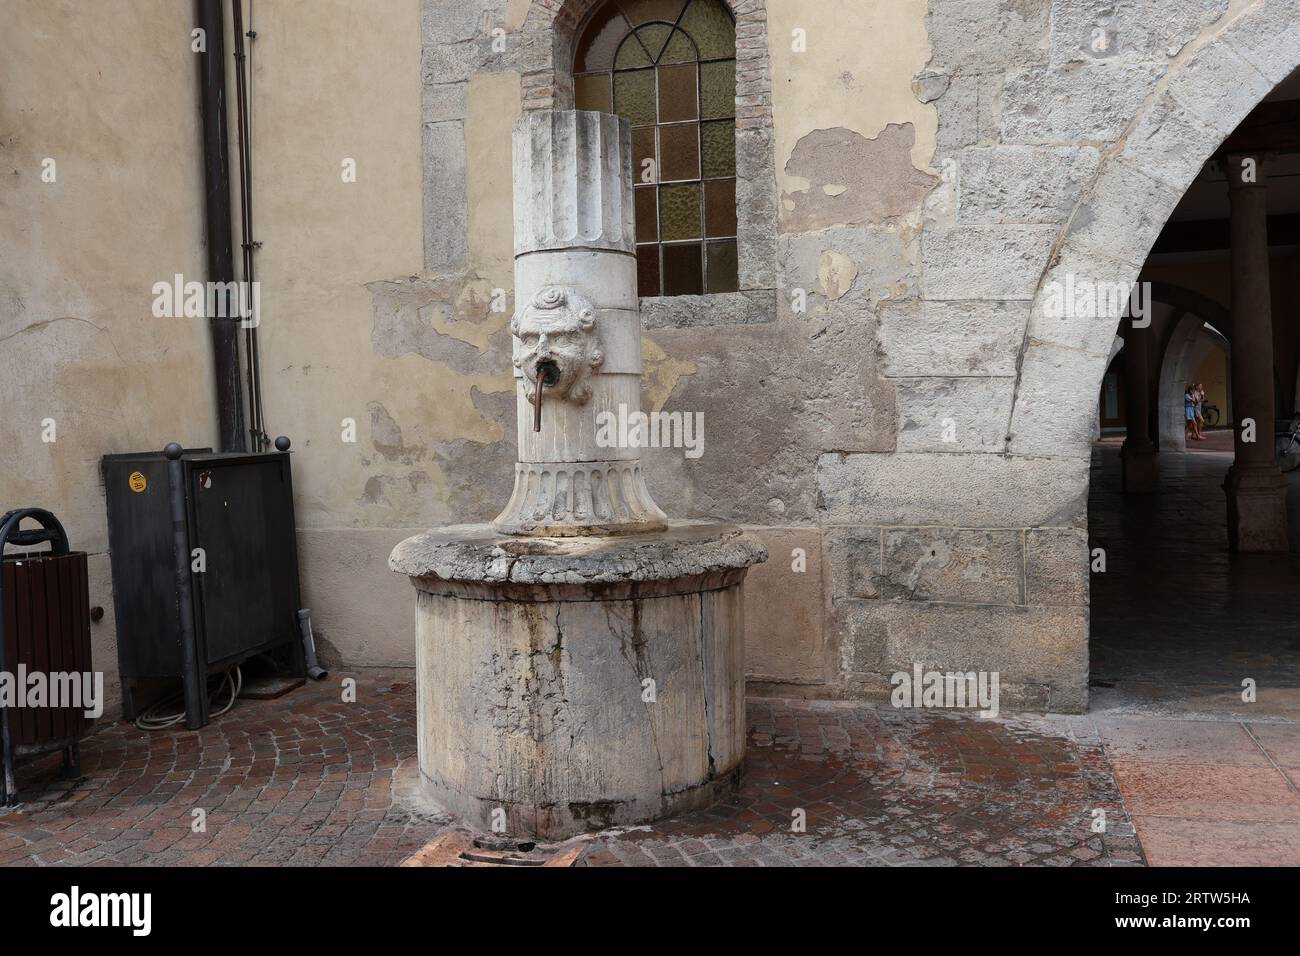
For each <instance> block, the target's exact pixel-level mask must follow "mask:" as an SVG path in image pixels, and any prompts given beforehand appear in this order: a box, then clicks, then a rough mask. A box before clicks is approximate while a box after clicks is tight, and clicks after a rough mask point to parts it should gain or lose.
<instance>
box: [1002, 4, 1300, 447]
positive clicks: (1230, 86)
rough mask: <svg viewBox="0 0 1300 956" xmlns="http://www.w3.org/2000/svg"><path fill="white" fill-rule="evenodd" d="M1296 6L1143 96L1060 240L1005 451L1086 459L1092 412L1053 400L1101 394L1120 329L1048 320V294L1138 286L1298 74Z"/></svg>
mask: <svg viewBox="0 0 1300 956" xmlns="http://www.w3.org/2000/svg"><path fill="white" fill-rule="evenodd" d="M1298 20H1300V0H1261V2H1259V3H1257V4H1255V5H1254V6H1251V7H1249V8H1247V9H1245V10H1243V11H1242V12H1240V13H1239V14H1238V15H1237V16H1236V17H1235V18H1233V19H1231V20H1229V21H1227V22H1226V23H1225V24H1224V25H1223V26H1221V27H1220V28H1219V30H1218V32H1217V33H1216V34H1215V35H1214V36H1213V37H1210V38H1208V39H1206V40H1204V41H1203V42H1202V44H1201V46H1200V47H1199V49H1197V50H1196V51H1195V52H1194V54H1192V55H1191V56H1190V57H1189V58H1188V60H1187V61H1186V62H1185V63H1183V64H1181V65H1180V66H1179V67H1177V68H1176V69H1175V70H1173V71H1171V73H1170V74H1169V75H1168V76H1167V77H1166V78H1165V79H1164V80H1163V81H1162V82H1161V84H1160V85H1159V86H1157V87H1156V90H1155V91H1154V92H1153V93H1152V94H1151V96H1150V97H1148V99H1147V101H1146V102H1145V103H1144V104H1143V106H1142V108H1141V109H1140V110H1139V111H1138V113H1137V115H1136V116H1135V117H1134V119H1133V121H1132V122H1131V123H1130V124H1129V126H1128V128H1127V130H1126V131H1125V134H1124V136H1123V137H1122V138H1121V140H1120V141H1119V142H1118V143H1117V144H1116V145H1115V146H1114V147H1113V148H1112V149H1111V150H1110V151H1109V152H1108V154H1107V156H1106V158H1105V159H1104V160H1103V162H1102V163H1101V164H1100V165H1099V167H1098V170H1097V173H1096V174H1095V176H1094V177H1093V180H1092V182H1091V184H1090V186H1089V188H1088V189H1087V190H1085V191H1084V192H1083V193H1082V194H1081V196H1080V199H1079V201H1078V202H1077V203H1076V204H1075V206H1074V208H1073V210H1072V211H1071V215H1070V218H1069V219H1068V221H1067V223H1066V225H1065V227H1064V228H1063V229H1062V230H1061V232H1060V233H1059V234H1058V236H1057V238H1056V241H1055V243H1054V246H1053V250H1052V254H1051V256H1050V258H1049V260H1048V263H1047V266H1046V268H1045V269H1044V270H1043V272H1042V273H1041V274H1040V276H1039V281H1038V287H1037V291H1036V294H1035V297H1034V303H1033V306H1032V310H1031V312H1030V318H1029V323H1028V327H1027V329H1026V332H1025V336H1024V339H1023V341H1022V343H1021V346H1020V353H1019V363H1018V366H1017V368H1018V371H1017V375H1016V385H1015V396H1014V399H1013V402H1012V411H1011V417H1010V422H1009V426H1008V429H1007V438H1006V444H1005V446H1004V450H1005V451H1006V452H1007V453H1009V454H1016V455H1025V456H1034V457H1039V456H1049V457H1071V458H1080V459H1085V460H1086V459H1087V458H1088V456H1089V455H1090V453H1091V451H1090V449H1091V442H1090V435H1091V432H1092V428H1093V417H1094V415H1093V412H1094V410H1093V409H1092V408H1091V407H1090V406H1089V405H1088V404H1087V403H1073V404H1071V405H1068V406H1066V407H1062V404H1061V403H1060V402H1059V401H1058V400H1056V399H1055V398H1054V396H1058V395H1059V394H1060V391H1061V389H1062V385H1063V383H1065V384H1066V385H1067V386H1073V387H1075V388H1077V389H1079V390H1080V391H1082V392H1084V393H1086V394H1096V393H1097V391H1098V388H1099V387H1100V383H1101V380H1102V377H1103V375H1104V374H1105V371H1106V365H1107V362H1108V360H1109V356H1110V347H1111V343H1112V341H1113V338H1114V335H1115V331H1116V329H1117V328H1118V326H1119V320H1118V319H1117V318H1116V319H1114V320H1110V321H1099V320H1096V319H1087V318H1067V319H1060V318H1049V317H1048V316H1047V315H1046V314H1045V309H1044V302H1045V294H1044V290H1045V289H1046V288H1047V287H1048V285H1049V283H1052V282H1061V283H1064V281H1065V277H1066V276H1067V275H1074V276H1087V277H1104V278H1105V280H1106V281H1121V282H1125V283H1129V282H1132V281H1134V280H1136V279H1137V276H1138V273H1139V271H1140V270H1141V268H1142V264H1143V263H1144V262H1145V260H1146V257H1147V254H1148V252H1149V251H1150V249H1151V247H1152V245H1154V243H1155V240H1156V238H1157V237H1158V236H1159V234H1160V231H1161V229H1162V228H1163V227H1164V224H1165V222H1166V221H1167V219H1168V218H1169V215H1170V214H1171V213H1172V212H1173V209H1174V207H1175V206H1176V205H1177V204H1178V202H1179V200H1180V199H1181V198H1182V196H1183V195H1184V193H1185V192H1186V191H1187V188H1188V186H1189V185H1190V184H1191V182H1192V180H1193V179H1194V178H1195V176H1196V174H1197V173H1198V172H1199V171H1200V169H1201V168H1202V166H1203V165H1204V164H1205V162H1206V161H1207V160H1208V159H1209V158H1210V156H1211V155H1213V153H1214V152H1215V150H1217V149H1218V147H1219V146H1220V145H1221V144H1222V142H1223V141H1224V139H1226V138H1227V136H1228V134H1229V133H1231V132H1232V130H1233V129H1235V128H1236V127H1237V125H1238V124H1239V123H1240V122H1241V121H1242V120H1243V119H1244V118H1245V117H1246V115H1247V114H1248V113H1249V112H1250V111H1251V110H1252V109H1254V108H1255V106H1256V105H1257V104H1258V103H1259V102H1260V101H1261V100H1262V99H1263V98H1264V97H1265V96H1266V95H1267V94H1268V93H1269V92H1270V91H1271V90H1272V89H1273V88H1274V87H1275V86H1277V84H1278V83H1280V82H1281V81H1282V80H1284V79H1286V77H1287V76H1289V75H1290V74H1291V73H1292V72H1293V71H1294V70H1295V69H1296V68H1297V67H1298V66H1300V30H1296V29H1295V23H1296V22H1297V21H1298Z"/></svg>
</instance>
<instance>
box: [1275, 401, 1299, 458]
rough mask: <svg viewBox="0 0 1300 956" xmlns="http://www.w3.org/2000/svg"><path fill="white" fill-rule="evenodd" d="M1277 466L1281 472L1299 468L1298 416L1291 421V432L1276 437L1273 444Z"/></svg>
mask: <svg viewBox="0 0 1300 956" xmlns="http://www.w3.org/2000/svg"><path fill="white" fill-rule="evenodd" d="M1275 448H1276V450H1277V465H1278V467H1279V468H1281V469H1282V470H1283V471H1295V470H1296V469H1297V468H1300V415H1297V416H1296V417H1295V418H1293V419H1292V420H1291V431H1290V432H1288V433H1287V434H1285V435H1278V436H1277V441H1276V443H1275Z"/></svg>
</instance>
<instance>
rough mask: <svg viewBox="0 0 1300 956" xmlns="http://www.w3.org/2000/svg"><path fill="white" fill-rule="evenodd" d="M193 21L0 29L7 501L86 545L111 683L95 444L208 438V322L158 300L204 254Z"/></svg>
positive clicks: (89, 14) (101, 9) (112, 655)
mask: <svg viewBox="0 0 1300 956" xmlns="http://www.w3.org/2000/svg"><path fill="white" fill-rule="evenodd" d="M191 27H192V24H191V15H190V12H189V7H188V5H187V4H177V3H173V2H170V0H139V2H136V0H113V2H106V3H94V4H60V3H45V2H41V0H15V2H12V3H8V4H6V5H5V26H4V29H3V30H0V173H3V179H2V180H0V407H2V408H3V412H2V413H0V511H4V510H8V509H11V508H17V507H27V506H36V507H44V508H48V509H50V510H52V511H54V512H55V514H57V515H58V517H59V518H60V519H62V521H63V523H64V525H65V526H66V528H67V531H68V535H69V538H70V539H71V543H72V546H73V547H74V548H76V549H80V550H85V551H88V552H90V554H91V558H90V570H91V595H90V600H91V604H92V606H93V605H99V606H101V607H103V608H104V609H105V615H104V618H103V620H102V621H100V622H99V623H98V624H94V625H92V635H93V656H94V664H95V667H96V668H97V669H102V670H104V671H105V672H106V674H107V678H106V681H105V686H106V689H107V690H108V692H109V693H110V694H111V695H113V696H114V697H116V695H117V678H116V674H117V650H116V643H115V638H114V626H113V605H112V593H111V583H110V580H109V572H108V558H107V547H108V533H107V525H106V519H105V513H104V497H103V492H102V488H101V483H100V477H99V459H100V456H101V455H104V454H106V453H111V452H125V451H139V450H142V449H147V448H159V447H161V446H162V445H163V444H165V443H166V442H167V441H170V440H172V439H178V440H183V441H185V442H187V443H189V444H191V445H210V444H212V443H213V442H214V441H215V438H216V434H215V420H214V413H213V395H214V385H213V381H212V372H211V368H212V361H211V355H210V341H209V337H208V330H207V325H206V323H205V322H203V321H201V320H196V319H174V318H155V317H154V316H153V314H152V310H151V306H152V301H153V293H152V287H153V284H154V283H155V282H158V281H161V280H170V279H171V277H172V276H173V275H174V274H175V273H182V274H185V275H192V276H196V277H199V276H202V275H203V272H204V270H205V268H206V261H205V256H204V246H203V218H202V192H201V189H200V185H199V184H200V182H201V167H200V160H201V148H200V134H199V128H198V118H197V79H196V67H195V63H194V54H193V53H191V52H190V35H189V33H190V29H191ZM47 159H49V160H53V162H54V166H53V172H54V176H55V180H54V181H53V182H46V181H43V179H42V173H43V171H44V170H45V169H48V168H49V167H48V166H46V165H44V164H45V161H46V160H47ZM47 418H49V419H53V420H54V425H55V431H54V438H55V440H54V441H52V442H46V441H43V440H42V436H43V433H44V431H45V429H44V425H43V421H44V420H45V419H47Z"/></svg>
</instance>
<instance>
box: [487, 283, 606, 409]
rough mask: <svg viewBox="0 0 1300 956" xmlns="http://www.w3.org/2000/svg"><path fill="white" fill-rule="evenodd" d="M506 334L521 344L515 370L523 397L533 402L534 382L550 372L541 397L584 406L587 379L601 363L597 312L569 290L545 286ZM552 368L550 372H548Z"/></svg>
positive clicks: (534, 398) (535, 391)
mask: <svg viewBox="0 0 1300 956" xmlns="http://www.w3.org/2000/svg"><path fill="white" fill-rule="evenodd" d="M510 331H511V333H512V334H513V335H514V336H515V337H516V338H517V339H518V340H519V344H518V346H517V347H516V349H515V358H514V364H515V368H517V369H519V370H520V371H521V372H523V373H524V393H525V394H526V395H527V397H528V400H529V401H530V402H533V401H536V397H535V396H536V394H537V377H538V374H539V370H540V374H542V375H543V376H544V377H545V376H546V374H547V372H548V371H551V377H552V378H553V379H554V381H553V382H552V383H550V384H547V385H546V391H545V395H546V396H547V397H552V396H553V397H555V398H561V399H569V400H570V401H572V402H575V403H576V404H578V405H583V404H585V403H586V402H587V400H588V399H589V398H591V385H590V384H589V383H588V382H587V377H588V376H589V375H590V374H591V371H592V370H593V369H596V368H599V367H600V365H601V363H602V362H604V361H605V356H604V354H603V353H602V352H601V350H600V337H599V336H598V335H597V334H596V310H595V308H594V307H593V306H592V304H591V303H590V302H588V301H587V300H586V299H584V298H583V297H582V296H581V295H579V294H578V293H577V292H575V291H574V290H572V289H563V288H560V287H559V286H546V287H544V288H542V289H540V290H538V292H537V294H536V295H534V296H533V299H532V301H531V302H530V303H528V306H527V307H526V308H524V309H523V310H522V311H520V312H517V313H515V316H514V318H513V319H511V320H510ZM552 367H553V370H552Z"/></svg>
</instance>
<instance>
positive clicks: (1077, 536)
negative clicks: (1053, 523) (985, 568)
mask: <svg viewBox="0 0 1300 956" xmlns="http://www.w3.org/2000/svg"><path fill="white" fill-rule="evenodd" d="M1090 574H1091V571H1090V568H1089V554H1088V533H1087V532H1086V531H1082V530H1075V529H1045V528H1035V529H1031V530H1029V531H1026V532H1025V601H1026V603H1028V604H1030V605H1035V606H1038V605H1046V606H1053V605H1067V606H1070V607H1087V606H1088V589H1089V584H1090Z"/></svg>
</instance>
